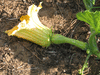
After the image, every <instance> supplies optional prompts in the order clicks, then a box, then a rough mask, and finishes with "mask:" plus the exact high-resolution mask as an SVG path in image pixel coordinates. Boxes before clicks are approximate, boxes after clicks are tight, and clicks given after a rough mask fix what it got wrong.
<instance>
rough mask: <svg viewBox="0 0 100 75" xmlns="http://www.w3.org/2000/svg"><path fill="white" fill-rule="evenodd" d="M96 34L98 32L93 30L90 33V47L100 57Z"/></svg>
mask: <svg viewBox="0 0 100 75" xmlns="http://www.w3.org/2000/svg"><path fill="white" fill-rule="evenodd" d="M96 34H97V33H96V32H93V33H92V34H91V35H90V38H89V49H90V50H91V51H90V52H91V53H92V54H95V55H96V56H97V57H98V58H100V52H99V50H98V47H97V43H96V39H95V36H96Z"/></svg>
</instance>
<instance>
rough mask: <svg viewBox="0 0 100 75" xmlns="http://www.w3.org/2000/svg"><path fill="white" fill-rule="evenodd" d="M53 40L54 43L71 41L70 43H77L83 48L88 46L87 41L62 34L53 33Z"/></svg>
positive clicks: (76, 44)
mask: <svg viewBox="0 0 100 75" xmlns="http://www.w3.org/2000/svg"><path fill="white" fill-rule="evenodd" d="M51 42H52V43H53V44H62V43H69V44H72V45H75V46H77V47H79V48H81V49H82V50H86V49H87V48H88V44H87V43H85V42H82V41H79V40H75V39H71V38H67V37H65V36H63V35H60V34H53V36H52V38H51Z"/></svg>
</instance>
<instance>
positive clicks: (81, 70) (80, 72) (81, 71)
mask: <svg viewBox="0 0 100 75" xmlns="http://www.w3.org/2000/svg"><path fill="white" fill-rule="evenodd" d="M90 56H91V53H90V54H88V56H87V57H86V60H85V63H84V65H83V67H82V69H80V70H79V74H81V75H83V73H84V70H85V68H88V63H87V61H88V59H89V57H90Z"/></svg>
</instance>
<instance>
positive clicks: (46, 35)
mask: <svg viewBox="0 0 100 75" xmlns="http://www.w3.org/2000/svg"><path fill="white" fill-rule="evenodd" d="M83 2H84V4H85V7H86V9H87V10H85V11H84V12H79V13H77V14H76V17H77V19H78V20H81V21H84V22H86V23H88V24H89V25H90V31H91V35H90V37H89V40H88V42H82V41H79V40H76V39H72V38H68V37H65V36H63V35H60V34H54V33H53V32H52V30H51V29H50V28H48V27H46V26H44V25H43V24H42V23H41V22H40V20H39V18H38V12H39V10H40V9H41V8H42V5H41V4H42V2H40V4H39V6H38V7H37V6H36V5H34V4H33V5H31V6H29V8H28V13H27V15H25V16H22V17H21V18H20V20H21V22H20V23H19V24H18V25H17V26H15V27H13V28H12V29H10V30H6V31H5V33H7V34H8V35H9V36H17V37H18V38H23V39H26V40H29V41H31V42H34V43H36V44H38V45H40V46H42V47H46V48H47V47H49V46H50V44H61V43H69V44H72V45H75V46H77V47H79V48H81V49H82V50H86V52H87V54H88V55H87V57H86V60H85V63H84V65H83V67H82V69H80V70H79V74H81V75H83V74H84V70H85V68H87V67H88V63H87V61H88V59H89V57H90V56H91V55H92V54H93V55H96V56H97V57H98V58H100V52H99V50H98V47H97V43H96V39H95V37H96V35H98V34H100V11H95V12H93V11H92V9H93V8H94V7H93V5H94V4H95V0H83Z"/></svg>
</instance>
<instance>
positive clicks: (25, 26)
mask: <svg viewBox="0 0 100 75" xmlns="http://www.w3.org/2000/svg"><path fill="white" fill-rule="evenodd" d="M41 4H42V2H40V4H39V6H38V7H37V6H36V5H34V4H33V5H31V6H29V8H28V14H27V15H24V16H22V17H21V18H20V20H21V22H20V23H19V24H18V25H17V26H15V27H13V28H12V29H10V30H7V31H5V32H6V33H7V34H8V35H9V36H17V37H18V38H23V39H26V40H29V41H32V42H34V43H36V44H38V45H40V46H43V47H48V46H49V45H50V44H51V41H50V38H51V36H52V30H51V29H49V28H48V27H46V26H44V25H43V24H42V23H41V22H40V20H39V18H38V12H39V10H40V9H41V8H42V6H41Z"/></svg>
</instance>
